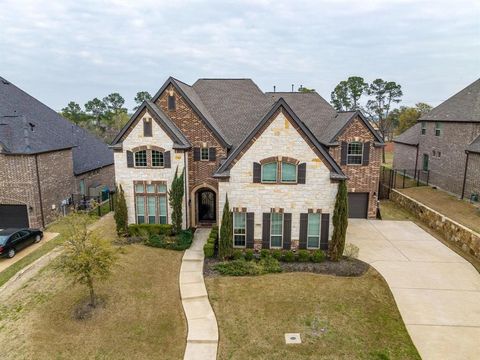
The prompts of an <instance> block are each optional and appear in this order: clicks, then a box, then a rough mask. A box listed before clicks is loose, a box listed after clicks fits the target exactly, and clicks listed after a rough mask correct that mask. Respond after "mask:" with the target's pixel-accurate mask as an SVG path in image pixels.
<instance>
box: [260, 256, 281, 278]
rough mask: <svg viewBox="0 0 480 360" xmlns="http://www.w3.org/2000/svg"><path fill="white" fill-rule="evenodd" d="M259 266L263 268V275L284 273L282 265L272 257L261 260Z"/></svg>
mask: <svg viewBox="0 0 480 360" xmlns="http://www.w3.org/2000/svg"><path fill="white" fill-rule="evenodd" d="M258 264H259V265H260V267H261V268H262V273H263V274H269V273H279V272H282V268H281V267H280V263H279V262H278V260H277V259H274V258H273V257H272V256H267V257H265V258H263V259H260V261H259V262H258Z"/></svg>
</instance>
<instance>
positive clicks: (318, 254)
mask: <svg viewBox="0 0 480 360" xmlns="http://www.w3.org/2000/svg"><path fill="white" fill-rule="evenodd" d="M324 260H325V253H324V252H323V251H322V250H315V251H314V252H313V253H312V261H313V262H314V263H321V262H322V261H324Z"/></svg>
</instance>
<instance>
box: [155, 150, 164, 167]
mask: <svg viewBox="0 0 480 360" xmlns="http://www.w3.org/2000/svg"><path fill="white" fill-rule="evenodd" d="M152 166H153V167H164V166H165V162H164V158H163V152H162V151H158V150H152Z"/></svg>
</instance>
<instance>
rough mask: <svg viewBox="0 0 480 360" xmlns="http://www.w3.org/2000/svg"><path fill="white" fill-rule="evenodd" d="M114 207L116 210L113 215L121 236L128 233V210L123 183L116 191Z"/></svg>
mask: <svg viewBox="0 0 480 360" xmlns="http://www.w3.org/2000/svg"><path fill="white" fill-rule="evenodd" d="M113 207H114V211H115V214H114V215H113V217H114V219H115V224H116V226H117V234H118V235H119V236H126V235H127V234H128V210H127V202H126V200H125V193H124V191H123V188H122V185H120V186H119V187H117V190H116V191H115V195H114V205H113Z"/></svg>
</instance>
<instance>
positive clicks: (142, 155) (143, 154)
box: [135, 150, 147, 167]
mask: <svg viewBox="0 0 480 360" xmlns="http://www.w3.org/2000/svg"><path fill="white" fill-rule="evenodd" d="M135 166H139V167H142V166H145V167H146V166H147V150H140V151H137V152H135Z"/></svg>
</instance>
